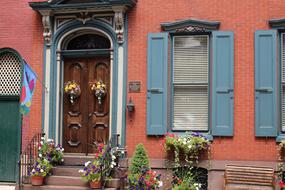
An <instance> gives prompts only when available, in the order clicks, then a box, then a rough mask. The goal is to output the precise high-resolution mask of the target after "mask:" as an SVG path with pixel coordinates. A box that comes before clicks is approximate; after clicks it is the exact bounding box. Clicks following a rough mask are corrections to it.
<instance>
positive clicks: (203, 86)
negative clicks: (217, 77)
mask: <svg viewBox="0 0 285 190" xmlns="http://www.w3.org/2000/svg"><path fill="white" fill-rule="evenodd" d="M189 36H195V37H207V60H208V61H207V64H208V67H207V82H201V83H193V82H192V83H190V82H188V83H187V82H185V83H175V82H174V77H175V75H174V71H175V69H174V67H175V60H174V59H175V57H174V52H175V50H174V48H175V47H174V45H175V38H179V37H189ZM171 46H172V61H171V62H172V63H171V65H172V66H171V120H170V121H171V130H172V131H201V132H206V131H209V118H210V114H209V113H210V112H209V109H210V98H209V95H210V93H209V92H210V91H209V90H210V81H209V78H210V71H211V70H210V36H209V34H189V35H174V36H172V45H171ZM175 85H176V86H178V87H182V88H183V87H186V88H187V87H190V88H191V87H192V88H193V87H197V88H205V87H207V104H208V107H207V125H208V126H207V128H205V129H197V130H195V129H193V128H192V127H179V126H174V88H175Z"/></svg>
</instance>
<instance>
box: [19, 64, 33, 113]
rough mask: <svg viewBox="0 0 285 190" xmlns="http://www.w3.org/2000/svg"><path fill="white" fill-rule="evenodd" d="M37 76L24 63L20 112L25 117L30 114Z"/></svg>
mask: <svg viewBox="0 0 285 190" xmlns="http://www.w3.org/2000/svg"><path fill="white" fill-rule="evenodd" d="M36 79H37V75H36V74H35V72H34V71H33V70H32V69H31V68H30V66H29V65H28V64H27V63H26V61H24V72H23V81H22V91H21V99H20V112H21V114H23V115H27V114H28V113H29V112H30V107H31V103H32V97H33V94H34V90H35V86H36Z"/></svg>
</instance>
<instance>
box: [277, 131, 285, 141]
mask: <svg viewBox="0 0 285 190" xmlns="http://www.w3.org/2000/svg"><path fill="white" fill-rule="evenodd" d="M282 140H285V134H284V133H283V134H279V135H278V136H277V137H276V142H278V143H279V142H281V141H282Z"/></svg>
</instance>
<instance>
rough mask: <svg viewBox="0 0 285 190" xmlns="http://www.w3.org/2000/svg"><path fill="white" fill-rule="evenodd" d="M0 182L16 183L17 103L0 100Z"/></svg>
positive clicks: (18, 126)
mask: <svg viewBox="0 0 285 190" xmlns="http://www.w3.org/2000/svg"><path fill="white" fill-rule="evenodd" d="M0 108H1V109H0V150H1V153H0V181H11V182H13V181H16V167H17V160H18V151H19V150H18V149H19V147H18V136H19V132H20V129H21V126H20V122H19V101H18V100H0Z"/></svg>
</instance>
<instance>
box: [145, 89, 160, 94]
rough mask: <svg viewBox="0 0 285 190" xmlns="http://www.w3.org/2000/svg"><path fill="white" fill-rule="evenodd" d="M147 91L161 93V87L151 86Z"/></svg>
mask: <svg viewBox="0 0 285 190" xmlns="http://www.w3.org/2000/svg"><path fill="white" fill-rule="evenodd" d="M147 91H148V92H151V93H162V89H161V88H151V89H148V90H147Z"/></svg>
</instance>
